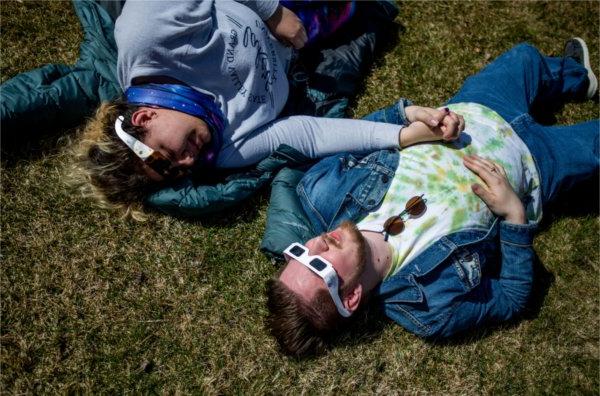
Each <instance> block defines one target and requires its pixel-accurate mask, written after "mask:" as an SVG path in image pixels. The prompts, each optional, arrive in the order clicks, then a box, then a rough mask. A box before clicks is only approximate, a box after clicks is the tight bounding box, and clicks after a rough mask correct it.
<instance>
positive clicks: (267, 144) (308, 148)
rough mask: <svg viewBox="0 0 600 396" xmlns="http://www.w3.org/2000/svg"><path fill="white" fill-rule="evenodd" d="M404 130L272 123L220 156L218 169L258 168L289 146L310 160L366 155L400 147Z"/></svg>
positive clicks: (320, 121) (307, 120)
mask: <svg viewBox="0 0 600 396" xmlns="http://www.w3.org/2000/svg"><path fill="white" fill-rule="evenodd" d="M401 128H402V126H400V125H395V124H386V123H381V122H372V121H364V120H352V119H340V118H317V117H308V116H293V117H287V118H282V119H279V120H276V121H274V122H272V123H269V124H267V125H265V126H263V127H261V128H259V129H257V130H255V131H254V132H253V133H252V134H250V135H249V136H248V137H246V138H245V139H243V140H239V141H237V142H235V143H232V144H230V145H227V142H225V147H224V148H223V149H222V150H221V152H220V153H219V158H218V160H217V166H219V167H222V168H235V167H242V166H247V165H250V164H254V163H256V162H258V161H260V160H261V159H263V158H265V157H266V156H268V155H269V154H270V153H272V152H273V151H274V150H275V149H276V148H277V147H279V145H281V144H287V145H288V146H291V147H293V148H295V149H296V150H298V151H300V152H301V153H302V154H304V155H306V156H308V157H310V158H320V157H326V156H328V155H331V154H334V153H338V152H352V153H366V152H370V151H375V150H382V149H387V148H397V147H398V135H399V132H400V129H401Z"/></svg>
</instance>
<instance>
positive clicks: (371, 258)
mask: <svg viewBox="0 0 600 396" xmlns="http://www.w3.org/2000/svg"><path fill="white" fill-rule="evenodd" d="M361 234H362V235H363V236H364V238H365V242H366V244H367V262H366V265H365V271H364V272H363V274H362V276H361V283H362V285H363V289H364V291H367V292H368V291H371V290H372V289H373V288H374V287H375V286H377V285H378V284H379V283H380V282H381V281H382V280H383V278H385V276H386V274H387V273H388V271H389V269H390V265H391V264H392V250H391V249H390V245H389V243H387V241H386V240H385V238H384V236H383V235H382V234H381V233H379V232H371V231H361Z"/></svg>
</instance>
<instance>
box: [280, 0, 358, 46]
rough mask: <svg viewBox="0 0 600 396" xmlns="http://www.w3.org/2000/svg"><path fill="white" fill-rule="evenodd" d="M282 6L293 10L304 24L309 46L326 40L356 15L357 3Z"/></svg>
mask: <svg viewBox="0 0 600 396" xmlns="http://www.w3.org/2000/svg"><path fill="white" fill-rule="evenodd" d="M280 4H281V5H282V6H284V7H286V8H289V9H290V10H292V11H293V12H294V13H295V14H296V15H298V18H300V20H301V21H302V23H303V24H304V28H305V29H306V35H307V36H308V41H307V45H310V44H313V43H314V42H316V41H318V40H320V39H323V38H326V37H328V36H330V35H331V34H332V33H334V32H335V31H336V30H338V29H339V28H340V26H342V25H343V24H344V23H346V22H347V21H348V20H349V19H350V18H351V17H352V15H354V10H355V8H356V7H355V5H356V4H355V1H312V0H308V1H291V0H281V1H280Z"/></svg>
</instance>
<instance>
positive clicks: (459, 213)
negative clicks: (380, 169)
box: [359, 103, 541, 274]
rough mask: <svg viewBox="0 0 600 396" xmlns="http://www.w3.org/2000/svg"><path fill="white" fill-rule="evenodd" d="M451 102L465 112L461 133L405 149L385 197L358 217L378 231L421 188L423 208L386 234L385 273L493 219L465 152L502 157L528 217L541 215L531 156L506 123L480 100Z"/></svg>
mask: <svg viewBox="0 0 600 396" xmlns="http://www.w3.org/2000/svg"><path fill="white" fill-rule="evenodd" d="M449 107H450V109H451V110H452V111H454V112H456V113H458V114H461V115H462V116H463V117H464V118H465V125H466V126H465V131H464V132H463V134H462V135H461V138H460V139H459V140H457V141H456V142H452V143H450V144H442V143H432V144H422V145H417V146H412V147H409V148H407V149H404V150H403V151H402V152H401V153H400V165H399V167H398V169H397V171H396V175H395V177H394V179H393V181H392V183H391V185H390V187H389V189H388V192H387V194H386V196H385V198H384V200H383V203H382V204H381V206H380V207H379V208H378V210H377V211H376V212H373V213H370V214H369V215H368V216H367V217H365V218H364V219H363V220H362V221H360V222H359V228H360V229H370V230H373V231H382V229H383V223H384V222H385V220H387V219H388V218H389V217H390V216H393V215H396V214H398V213H399V212H401V211H402V210H403V209H404V206H405V204H406V202H407V201H408V200H409V199H410V198H411V197H412V196H415V195H421V194H425V198H426V199H427V211H426V212H425V213H424V214H423V215H422V216H420V217H419V218H416V219H411V218H405V220H406V228H405V230H404V232H403V233H401V234H399V235H396V236H390V237H389V239H388V241H389V242H390V244H391V245H392V247H393V249H394V259H393V269H391V270H390V272H389V274H393V273H395V272H396V271H397V270H398V269H399V268H400V267H401V266H402V265H405V264H406V263H408V262H409V261H410V260H411V259H412V258H414V257H415V256H416V255H417V254H419V253H420V252H421V251H423V250H424V249H426V248H427V247H428V246H430V245H431V244H432V243H433V242H435V241H436V240H438V239H439V238H440V237H442V236H444V235H448V234H450V233H452V232H456V231H459V230H463V229H466V228H471V229H487V228H489V226H490V225H491V223H492V222H493V220H494V216H493V214H492V213H491V212H490V211H489V209H488V208H487V206H486V205H485V204H484V203H483V202H482V201H481V200H480V199H479V198H478V197H477V196H476V195H475V194H474V193H473V192H472V191H471V185H472V184H473V183H479V184H484V183H483V181H482V180H481V179H480V178H479V177H478V176H476V175H475V174H473V173H472V172H470V171H469V170H468V169H466V168H465V167H464V166H463V164H462V159H463V157H464V156H465V155H467V154H477V155H479V156H482V157H485V158H489V159H491V160H492V161H495V162H498V163H500V164H501V165H502V166H503V167H504V168H505V170H506V172H507V177H508V179H509V181H510V183H511V185H512V186H513V188H514V189H515V191H516V192H517V194H518V195H519V196H520V197H521V198H524V197H525V196H527V195H530V196H531V198H532V199H531V203H530V204H529V205H528V207H527V214H528V219H530V220H536V221H537V220H539V218H540V216H541V205H540V197H539V194H540V191H539V177H538V174H537V171H536V169H535V164H534V162H533V158H532V157H531V154H530V153H529V150H528V149H527V147H526V146H525V144H524V143H523V142H522V141H521V139H520V138H519V137H518V135H517V134H516V133H515V132H514V131H513V130H512V128H511V127H510V125H509V124H508V123H506V121H504V120H503V119H502V118H501V117H500V116H499V115H498V114H497V113H496V112H494V111H493V110H491V109H488V108H486V107H485V106H482V105H479V104H474V103H460V104H454V105H450V106H449Z"/></svg>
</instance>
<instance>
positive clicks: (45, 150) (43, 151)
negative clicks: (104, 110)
mask: <svg viewBox="0 0 600 396" xmlns="http://www.w3.org/2000/svg"><path fill="white" fill-rule="evenodd" d="M76 131H77V128H68V129H54V130H51V129H48V130H45V131H40V132H39V133H37V134H34V132H33V131H23V132H22V133H20V134H17V133H10V134H9V133H3V134H2V143H1V146H0V158H1V159H2V167H8V168H11V167H14V166H15V165H16V164H17V163H21V162H32V161H35V160H37V159H40V158H43V157H45V156H46V155H49V154H56V153H57V152H58V151H60V150H61V149H62V148H64V147H65V146H66V145H67V144H68V142H69V139H70V138H74V137H75V134H76ZM34 135H35V136H34Z"/></svg>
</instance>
